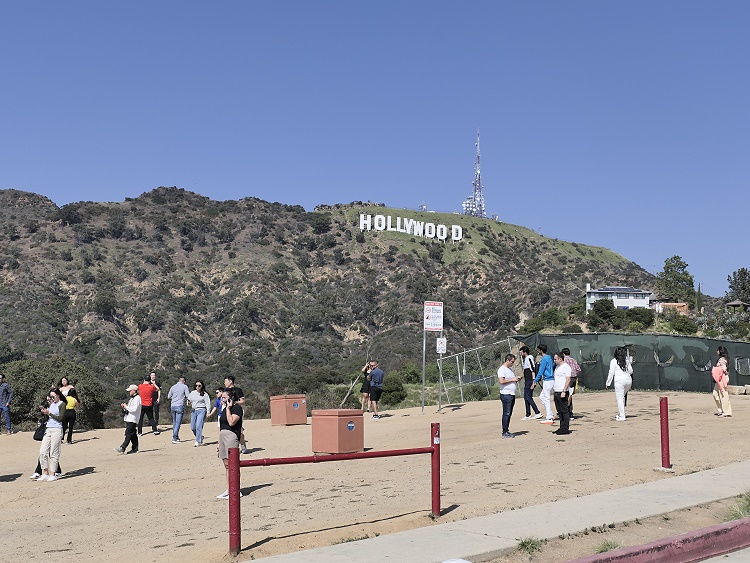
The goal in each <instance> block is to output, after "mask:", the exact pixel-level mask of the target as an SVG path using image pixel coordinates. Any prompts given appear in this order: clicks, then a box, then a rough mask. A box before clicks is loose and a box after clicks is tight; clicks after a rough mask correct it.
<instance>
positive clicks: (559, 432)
mask: <svg viewBox="0 0 750 563" xmlns="http://www.w3.org/2000/svg"><path fill="white" fill-rule="evenodd" d="M553 434H557V435H558V436H564V435H565V434H570V430H568V431H567V432H563V431H561V430H560V429H559V428H558V429H557V430H555V431H554V432H553Z"/></svg>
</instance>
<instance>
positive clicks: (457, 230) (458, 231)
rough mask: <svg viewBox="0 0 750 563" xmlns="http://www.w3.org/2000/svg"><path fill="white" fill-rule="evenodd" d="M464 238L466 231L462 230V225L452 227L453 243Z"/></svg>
mask: <svg viewBox="0 0 750 563" xmlns="http://www.w3.org/2000/svg"><path fill="white" fill-rule="evenodd" d="M463 236H464V230H463V229H462V228H461V225H451V239H452V240H453V242H456V241H457V240H461V239H462V238H463Z"/></svg>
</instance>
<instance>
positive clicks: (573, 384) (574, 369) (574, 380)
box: [560, 348, 581, 419]
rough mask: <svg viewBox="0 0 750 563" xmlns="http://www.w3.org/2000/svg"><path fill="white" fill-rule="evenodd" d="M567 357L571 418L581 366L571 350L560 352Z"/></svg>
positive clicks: (565, 349)
mask: <svg viewBox="0 0 750 563" xmlns="http://www.w3.org/2000/svg"><path fill="white" fill-rule="evenodd" d="M560 352H562V353H563V356H565V363H566V364H568V365H569V366H570V389H569V390H568V410H569V411H570V418H571V419H573V418H575V417H574V416H573V395H574V394H575V392H576V388H577V387H578V374H580V373H581V366H579V365H578V362H576V360H575V358H574V357H573V356H571V355H570V348H563V349H562V350H560Z"/></svg>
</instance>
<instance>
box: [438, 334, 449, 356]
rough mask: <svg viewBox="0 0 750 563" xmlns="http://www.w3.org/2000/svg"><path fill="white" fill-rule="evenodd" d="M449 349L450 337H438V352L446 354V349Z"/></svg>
mask: <svg viewBox="0 0 750 563" xmlns="http://www.w3.org/2000/svg"><path fill="white" fill-rule="evenodd" d="M447 349H448V339H447V338H438V339H437V353H438V354H445V352H446V350H447Z"/></svg>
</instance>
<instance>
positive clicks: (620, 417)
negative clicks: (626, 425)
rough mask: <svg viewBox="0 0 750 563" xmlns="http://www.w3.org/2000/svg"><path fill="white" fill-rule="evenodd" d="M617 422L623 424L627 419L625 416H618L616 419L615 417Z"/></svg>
mask: <svg viewBox="0 0 750 563" xmlns="http://www.w3.org/2000/svg"><path fill="white" fill-rule="evenodd" d="M615 420H616V421H617V422H622V421H623V420H625V417H624V416H619V415H618V416H616V417H615Z"/></svg>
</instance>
